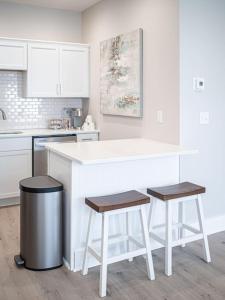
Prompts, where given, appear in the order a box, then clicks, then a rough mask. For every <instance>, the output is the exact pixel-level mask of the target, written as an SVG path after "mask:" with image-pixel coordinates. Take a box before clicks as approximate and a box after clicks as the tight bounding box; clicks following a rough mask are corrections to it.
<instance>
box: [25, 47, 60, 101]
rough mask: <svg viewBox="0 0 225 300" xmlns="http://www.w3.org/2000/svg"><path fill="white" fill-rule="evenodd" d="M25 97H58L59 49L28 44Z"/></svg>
mask: <svg viewBox="0 0 225 300" xmlns="http://www.w3.org/2000/svg"><path fill="white" fill-rule="evenodd" d="M26 96H27V97H54V98H55V97H59V96H60V87H59V48H58V46H57V45H54V44H45V43H41V44H38V43H29V44H28V70H27V93H26Z"/></svg>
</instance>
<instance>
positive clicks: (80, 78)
mask: <svg viewBox="0 0 225 300" xmlns="http://www.w3.org/2000/svg"><path fill="white" fill-rule="evenodd" d="M60 84H61V86H60V87H61V97H89V49H88V48H87V47H70V46H61V47H60Z"/></svg>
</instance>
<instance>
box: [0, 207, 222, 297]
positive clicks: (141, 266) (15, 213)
mask: <svg viewBox="0 0 225 300" xmlns="http://www.w3.org/2000/svg"><path fill="white" fill-rule="evenodd" d="M18 235H19V207H16V206H14V207H9V208H1V209H0V300H77V299H87V300H94V299H99V298H98V280H99V269H98V268H92V269H91V270H90V272H89V274H88V275H87V276H86V277H83V276H81V275H80V273H72V272H70V271H68V270H66V269H65V268H64V267H62V268H60V269H56V270H53V271H45V272H33V271H28V270H25V269H17V268H16V267H15V265H14V261H13V256H14V255H15V254H18V253H19V239H18ZM209 242H210V246H211V247H210V248H211V255H212V261H213V262H212V263H211V264H206V263H205V262H203V261H202V259H201V258H200V257H201V254H202V251H201V249H202V248H201V243H200V242H195V243H192V244H189V245H188V246H186V247H185V248H183V249H181V248H179V247H177V248H175V249H174V252H173V254H174V255H173V258H174V260H173V266H174V274H173V276H172V277H170V278H167V277H166V276H165V275H164V273H163V267H164V257H163V255H164V252H163V250H161V249H160V250H157V251H154V266H155V272H156V280H155V281H154V282H151V281H149V280H148V279H147V277H146V267H145V261H144V259H143V258H141V257H140V258H138V259H135V260H134V262H132V263H128V262H127V261H124V262H121V263H117V264H114V265H111V266H109V272H108V296H109V297H108V299H113V300H114V299H118V300H123V299H127V300H128V299H134V300H136V299H137V300H142V299H152V300H159V299H160V300H198V299H199V300H200V299H201V300H203V299H207V300H209V299H216V300H220V299H221V300H222V299H223V300H224V299H225V233H219V234H215V235H213V236H211V237H210V240H209ZM106 299H107V298H106Z"/></svg>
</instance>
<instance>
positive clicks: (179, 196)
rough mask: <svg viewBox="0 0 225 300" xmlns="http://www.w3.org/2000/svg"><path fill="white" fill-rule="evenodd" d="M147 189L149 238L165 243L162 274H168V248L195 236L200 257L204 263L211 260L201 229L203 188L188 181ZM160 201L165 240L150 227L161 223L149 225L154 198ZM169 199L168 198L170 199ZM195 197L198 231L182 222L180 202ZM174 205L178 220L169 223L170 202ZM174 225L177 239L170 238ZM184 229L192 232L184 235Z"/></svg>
mask: <svg viewBox="0 0 225 300" xmlns="http://www.w3.org/2000/svg"><path fill="white" fill-rule="evenodd" d="M147 192H148V194H149V195H151V196H153V198H152V199H151V203H152V204H151V207H150V213H149V224H148V225H149V232H150V237H151V238H153V239H154V240H156V241H157V242H159V243H160V244H162V245H163V246H165V273H166V275H168V276H170V275H172V248H173V247H175V246H179V245H180V246H182V247H184V246H185V243H189V242H193V241H196V240H199V239H203V241H204V254H205V255H204V256H205V257H204V259H205V261H206V262H208V263H209V262H211V258H210V252H209V245H208V237H207V233H206V229H205V220H204V215H203V207H202V199H201V194H203V193H205V188H204V187H202V186H199V185H196V184H193V183H190V182H183V183H179V184H175V185H170V186H163V187H158V188H148V189H147ZM157 200H160V201H161V202H164V203H165V205H166V224H165V227H166V236H165V239H162V238H160V237H159V236H158V235H157V234H156V233H154V232H153V230H154V229H156V228H160V227H162V226H164V225H158V226H155V227H154V226H153V217H154V215H155V212H156V201H157ZM171 200H172V201H171ZM190 200H195V202H196V206H197V215H198V222H199V230H198V229H196V228H194V227H192V226H190V225H187V224H184V208H183V204H184V202H186V201H190ZM175 203H177V204H178V210H179V211H178V219H179V220H178V223H177V224H173V222H172V221H173V216H172V204H175ZM174 227H177V228H178V239H177V240H175V241H173V239H172V233H173V228H174ZM185 230H187V231H189V232H191V233H193V234H192V235H190V236H186V237H185V235H184V233H185Z"/></svg>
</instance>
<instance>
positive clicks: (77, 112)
mask: <svg viewBox="0 0 225 300" xmlns="http://www.w3.org/2000/svg"><path fill="white" fill-rule="evenodd" d="M82 117H83V113H82V109H81V108H71V119H72V126H73V128H76V129H80V128H81V127H82V125H83V118H82Z"/></svg>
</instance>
